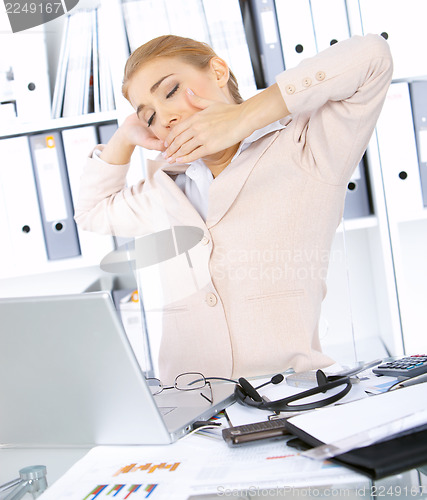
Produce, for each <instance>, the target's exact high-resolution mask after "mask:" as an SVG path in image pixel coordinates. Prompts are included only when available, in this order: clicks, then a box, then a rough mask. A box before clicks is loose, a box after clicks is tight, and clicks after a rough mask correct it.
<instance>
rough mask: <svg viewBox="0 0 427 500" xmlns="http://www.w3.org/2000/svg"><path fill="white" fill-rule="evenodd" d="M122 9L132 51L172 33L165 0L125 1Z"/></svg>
mask: <svg viewBox="0 0 427 500" xmlns="http://www.w3.org/2000/svg"><path fill="white" fill-rule="evenodd" d="M122 9H123V17H124V22H125V27H126V33H127V37H128V41H129V46H130V50H131V52H132V51H134V50H135V49H136V48H138V47H139V46H140V45H142V44H144V43H145V42H148V41H149V40H152V39H153V38H156V37H158V36H160V35H166V34H168V33H170V26H169V21H168V16H167V13H166V9H165V4H164V2H163V0H133V1H131V2H123V3H122Z"/></svg>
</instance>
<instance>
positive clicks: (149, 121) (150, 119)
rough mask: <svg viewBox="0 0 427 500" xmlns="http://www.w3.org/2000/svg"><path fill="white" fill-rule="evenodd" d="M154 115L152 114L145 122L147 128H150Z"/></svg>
mask: <svg viewBox="0 0 427 500" xmlns="http://www.w3.org/2000/svg"><path fill="white" fill-rule="evenodd" d="M155 115H156V113H153V114H152V115H151V116H150V118H149V119H148V121H147V126H148V127H150V126H151V124H152V123H153V120H154V117H155Z"/></svg>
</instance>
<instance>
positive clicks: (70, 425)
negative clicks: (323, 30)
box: [0, 292, 234, 446]
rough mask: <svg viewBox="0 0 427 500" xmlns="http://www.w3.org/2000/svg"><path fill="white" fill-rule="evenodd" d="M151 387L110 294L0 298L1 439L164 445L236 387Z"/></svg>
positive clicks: (10, 441)
mask: <svg viewBox="0 0 427 500" xmlns="http://www.w3.org/2000/svg"><path fill="white" fill-rule="evenodd" d="M212 391H213V399H212V403H210V402H209V401H207V400H206V399H205V398H203V397H201V395H200V392H199V391H187V392H183V391H178V390H176V389H172V390H168V391H163V392H162V393H161V394H159V395H157V396H153V395H152V394H151V390H150V388H149V387H148V385H147V382H146V378H145V376H144V373H143V371H142V370H141V367H140V365H139V364H138V362H137V360H136V358H135V355H134V353H133V351H132V348H131V346H130V344H129V341H128V338H127V336H126V333H125V331H124V329H123V326H122V323H121V321H120V319H119V317H118V314H117V312H116V310H115V308H114V304H113V301H112V299H111V296H110V294H109V293H108V292H95V293H85V294H75V295H61V296H49V297H28V298H8V299H1V300H0V445H1V444H3V445H4V444H11V445H15V446H19V445H21V446H40V445H44V446H51V445H54V446H87V445H94V444H167V443H170V442H173V441H175V440H176V439H178V438H179V437H181V436H183V435H184V434H186V433H187V432H189V431H190V430H191V429H192V426H193V424H194V422H196V421H200V420H207V419H209V418H210V417H211V416H213V415H214V414H215V413H217V412H218V411H220V410H222V409H223V408H225V407H226V406H227V405H228V404H230V403H231V402H232V401H233V391H234V384H230V383H220V384H212Z"/></svg>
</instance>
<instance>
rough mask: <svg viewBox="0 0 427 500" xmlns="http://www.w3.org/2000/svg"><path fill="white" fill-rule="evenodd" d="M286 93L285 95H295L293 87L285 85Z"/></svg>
mask: <svg viewBox="0 0 427 500" xmlns="http://www.w3.org/2000/svg"><path fill="white" fill-rule="evenodd" d="M286 93H287V94H294V93H295V87H294V85H286Z"/></svg>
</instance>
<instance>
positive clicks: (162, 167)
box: [146, 159, 206, 229]
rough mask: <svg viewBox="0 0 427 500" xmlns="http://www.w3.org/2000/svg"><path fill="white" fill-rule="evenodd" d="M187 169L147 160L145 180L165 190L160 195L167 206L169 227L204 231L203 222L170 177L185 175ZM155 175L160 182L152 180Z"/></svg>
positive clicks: (182, 166)
mask: <svg viewBox="0 0 427 500" xmlns="http://www.w3.org/2000/svg"><path fill="white" fill-rule="evenodd" d="M187 168H188V164H182V163H180V164H178V163H177V164H174V165H171V164H169V163H168V162H166V161H164V160H163V161H161V160H150V159H147V161H146V171H147V180H148V181H149V182H150V183H152V184H153V185H156V184H159V182H161V183H162V184H163V185H164V187H165V189H162V193H163V196H164V201H165V203H166V204H167V206H168V213H169V217H170V219H171V225H186V226H197V227H202V228H203V229H204V228H205V227H206V224H205V221H204V220H203V218H202V217H201V215H200V214H199V212H198V211H197V210H196V209H195V208H194V206H193V204H192V203H191V202H190V200H189V199H188V198H187V196H185V194H184V193H183V192H182V190H181V189H180V188H179V187H178V186H177V184H176V182H175V180H174V179H173V178H172V177H171V176H175V175H178V174H183V173H185V171H186V170H187ZM156 174H157V175H158V176H159V177H161V180H160V178H159V180H156V179H155V178H154V177H155V175H156Z"/></svg>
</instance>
